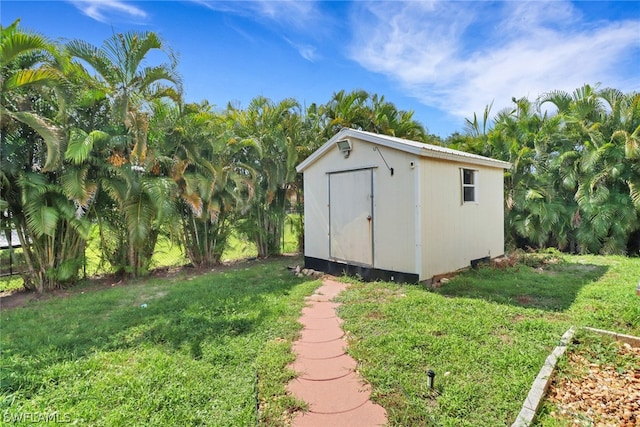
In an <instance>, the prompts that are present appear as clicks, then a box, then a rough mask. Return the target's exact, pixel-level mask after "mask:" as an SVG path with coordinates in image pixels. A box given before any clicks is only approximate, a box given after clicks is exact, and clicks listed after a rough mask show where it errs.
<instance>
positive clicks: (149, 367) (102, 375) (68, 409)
mask: <svg viewBox="0 0 640 427" xmlns="http://www.w3.org/2000/svg"><path fill="white" fill-rule="evenodd" d="M299 262H300V260H299V258H279V259H274V260H270V261H268V262H266V261H255V262H251V263H243V264H239V265H237V266H234V267H227V268H223V269H221V270H220V271H219V272H212V273H208V274H203V275H200V276H197V277H187V276H185V275H178V276H176V277H173V278H165V279H159V278H153V279H146V280H140V281H136V282H130V283H128V284H127V286H118V285H116V286H113V287H110V286H106V287H105V288H104V289H102V288H101V289H98V290H96V289H94V288H95V287H96V285H95V284H94V285H92V284H91V283H89V284H87V285H85V286H84V287H83V286H82V285H81V286H78V287H76V288H74V289H73V290H72V291H71V292H70V293H69V295H68V296H65V297H59V298H46V299H43V300H41V301H37V302H32V303H29V304H28V305H27V306H26V307H23V308H14V309H9V310H3V311H2V314H1V317H2V319H1V320H2V336H1V338H0V342H1V344H2V346H1V354H2V355H1V362H0V363H1V365H0V392H1V396H2V398H1V400H0V402H1V403H0V406H1V408H0V412H2V416H3V417H4V418H3V420H4V421H7V420H23V421H25V422H23V423H22V424H23V425H29V424H30V421H33V419H34V418H25V417H24V414H31V415H29V417H34V416H46V415H47V414H53V413H57V414H59V418H58V419H60V420H70V421H71V422H77V424H79V425H94V426H113V425H127V426H128V425H140V426H148V425H158V426H160V425H162V426H165V425H166V426H168V425H174V426H185V425H213V426H236V425H237V426H240V425H242V426H245V425H255V424H256V422H257V419H258V417H260V419H261V421H262V422H264V423H265V424H278V423H279V422H280V420H279V417H281V416H282V414H283V413H286V412H287V411H289V410H290V408H295V407H297V406H296V402H295V401H294V400H293V399H292V398H291V397H288V396H286V394H285V390H284V385H285V384H286V382H287V381H288V379H290V378H291V374H292V373H291V372H290V371H288V370H287V369H286V365H287V364H288V363H289V362H290V361H292V357H293V356H292V354H291V353H290V341H291V340H292V339H293V338H294V337H295V335H296V334H297V331H298V330H299V328H300V325H299V324H298V323H297V321H296V319H297V318H298V316H299V314H300V310H301V308H302V306H303V299H304V296H305V295H308V294H310V293H311V292H312V291H313V289H315V288H316V287H317V286H318V285H319V282H318V281H315V282H313V281H304V280H303V279H299V278H297V277H295V276H294V275H292V274H291V273H290V272H289V271H288V270H287V269H286V268H285V267H286V265H287V264H290V263H299ZM103 287H104V285H103ZM257 399H258V400H260V401H261V402H262V403H261V411H260V415H257V411H256V403H257ZM33 414H36V415H33ZM38 414H40V415H38ZM21 417H22V418H21Z"/></svg>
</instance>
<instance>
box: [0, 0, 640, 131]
mask: <svg viewBox="0 0 640 427" xmlns="http://www.w3.org/2000/svg"><path fill="white" fill-rule="evenodd" d="M0 17H1V22H2V25H9V24H10V23H11V22H13V21H14V20H15V19H16V18H21V25H22V27H23V28H26V29H30V30H33V31H37V32H39V33H42V34H44V35H46V36H48V37H50V38H52V39H60V40H64V39H75V38H80V39H83V40H86V41H88V42H90V43H93V44H95V45H101V44H102V42H103V41H104V40H105V39H106V38H108V37H109V36H110V35H111V34H113V32H124V31H130V30H136V31H147V30H150V31H155V32H157V33H159V34H160V35H161V36H162V37H163V38H164V40H165V41H166V42H167V44H168V45H169V46H171V47H172V48H173V49H174V50H175V51H176V52H178V54H179V57H180V65H179V69H180V72H181V74H182V76H183V79H184V91H185V99H186V100H187V101H188V102H197V101H201V100H203V99H207V100H208V101H209V102H210V103H211V104H214V105H216V106H219V107H225V106H226V104H227V103H228V102H230V101H231V102H233V103H235V104H236V105H239V106H241V107H246V106H247V105H248V103H249V102H250V100H251V99H252V98H254V97H255V96H258V95H262V96H266V97H268V98H271V99H272V100H274V101H276V102H277V101H279V100H281V99H284V98H287V97H293V98H296V99H297V100H298V101H299V102H301V103H302V104H306V105H309V104H311V103H313V102H316V103H325V102H327V101H328V100H329V99H330V98H331V96H332V94H333V93H334V92H336V91H339V90H341V89H345V90H347V91H350V90H353V89H364V90H366V91H368V92H370V93H378V94H380V95H384V96H385V98H386V99H387V100H388V101H391V102H393V103H395V104H396V106H397V107H398V108H399V109H403V110H413V111H415V116H414V117H415V118H416V119H418V120H420V121H421V122H422V123H423V124H424V125H425V126H426V127H427V128H428V130H429V131H430V132H431V133H435V134H438V135H441V136H442V137H446V136H448V135H449V134H451V133H452V132H454V131H461V130H462V128H463V125H464V119H465V118H470V117H472V116H473V113H474V112H477V113H478V114H480V115H481V113H482V111H483V109H484V106H485V105H487V104H490V103H491V102H493V109H492V111H493V112H494V113H496V112H498V111H499V110H501V109H502V108H504V107H507V106H509V104H510V103H511V98H512V97H518V98H519V97H522V96H527V97H529V98H530V99H534V98H535V97H537V96H538V95H539V94H541V93H544V92H548V91H551V90H556V89H562V90H566V91H573V90H574V89H576V88H577V87H579V86H582V85H583V84H585V83H589V84H595V83H601V85H602V87H607V86H610V87H615V88H617V89H620V90H622V91H624V92H631V91H640V71H639V70H640V1H615V2H597V1H581V2H570V1H562V0H557V1H549V2H546V1H534V2H521V1H497V2H492V1H413V2H402V1H377V2H373V1H362V0H361V1H349V2H348V1H328V2H320V1H310V0H308V1H297V2H294V1H284V0H280V1H231V2H221V1H210V0H182V1H178V0H174V1H128V0H69V1H63V0H50V1H29V0H20V1H16V0H2V2H1V3H0Z"/></svg>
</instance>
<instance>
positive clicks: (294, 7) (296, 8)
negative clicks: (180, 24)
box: [191, 0, 322, 30]
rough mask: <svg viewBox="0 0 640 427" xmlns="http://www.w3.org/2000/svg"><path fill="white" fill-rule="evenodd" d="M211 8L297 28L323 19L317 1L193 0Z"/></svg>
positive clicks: (306, 26)
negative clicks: (231, 0) (229, 0)
mask: <svg viewBox="0 0 640 427" xmlns="http://www.w3.org/2000/svg"><path fill="white" fill-rule="evenodd" d="M191 1H192V2H194V3H197V4H200V5H202V6H205V7H207V8H209V9H211V10H216V11H219V12H226V13H232V14H235V15H240V16H244V17H247V18H250V19H254V20H256V21H263V22H270V23H276V24H278V25H280V26H283V27H290V28H295V29H297V30H304V29H309V26H310V25H311V26H315V24H314V23H315V22H317V21H318V20H319V19H321V16H322V14H321V13H319V10H318V5H317V2H315V1H297V0H277V1H274V0H254V1H233V2H228V1H218V0H191Z"/></svg>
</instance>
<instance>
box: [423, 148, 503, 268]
mask: <svg viewBox="0 0 640 427" xmlns="http://www.w3.org/2000/svg"><path fill="white" fill-rule="evenodd" d="M460 168H467V169H472V170H476V171H478V173H477V175H476V177H477V187H476V191H477V200H478V201H477V202H471V203H469V202H468V203H462V194H461V192H462V187H461V177H460ZM421 169H422V176H423V180H422V188H421V195H422V198H421V204H422V216H423V221H422V225H423V227H422V252H423V263H422V274H421V275H420V279H421V280H425V279H430V278H432V277H433V276H435V275H438V274H444V273H448V272H452V271H455V270H458V269H460V268H464V267H468V266H469V265H470V262H471V261H472V260H475V259H480V258H484V257H491V258H494V257H497V256H500V255H503V254H504V202H503V197H504V196H503V170H502V169H499V168H489V167H483V166H477V165H471V164H465V163H456V162H449V161H442V160H436V159H423V160H422V164H421Z"/></svg>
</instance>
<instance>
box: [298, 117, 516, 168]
mask: <svg viewBox="0 0 640 427" xmlns="http://www.w3.org/2000/svg"><path fill="white" fill-rule="evenodd" d="M346 138H357V139H360V140H363V141H367V142H370V143H372V144H377V145H381V146H384V147H389V148H393V149H396V150H400V151H405V152H407V153H411V154H415V155H418V156H422V157H431V158H437V159H444V160H451V161H455V162H465V163H471V164H477V165H483V166H489V167H495V168H500V169H510V168H511V163H509V162H504V161H502V160H496V159H492V158H490V157H484V156H479V155H477V154H471V153H467V152H464V151H459V150H453V149H451V148H446V147H440V146H438V145H431V144H425V143H423V142H417V141H411V140H408V139H403V138H396V137H394V136H389V135H380V134H377V133H373V132H366V131H362V130H356V129H349V128H344V129H342V130H341V131H340V132H338V133H337V134H336V135H334V136H333V138H331V139H330V140H329V141H327V142H326V143H324V145H322V147H320V148H318V149H317V150H316V151H314V152H313V154H311V155H310V156H309V157H307V158H306V159H305V160H304V161H303V162H302V163H300V164H299V165H298V166H297V167H296V170H297V171H298V172H302V171H304V170H305V169H306V168H307V167H309V166H310V165H311V164H313V163H314V162H315V161H316V160H318V159H319V158H320V157H322V156H323V155H324V153H326V152H327V151H328V150H330V149H332V148H333V147H334V145H335V143H336V141H339V140H341V139H346Z"/></svg>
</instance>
